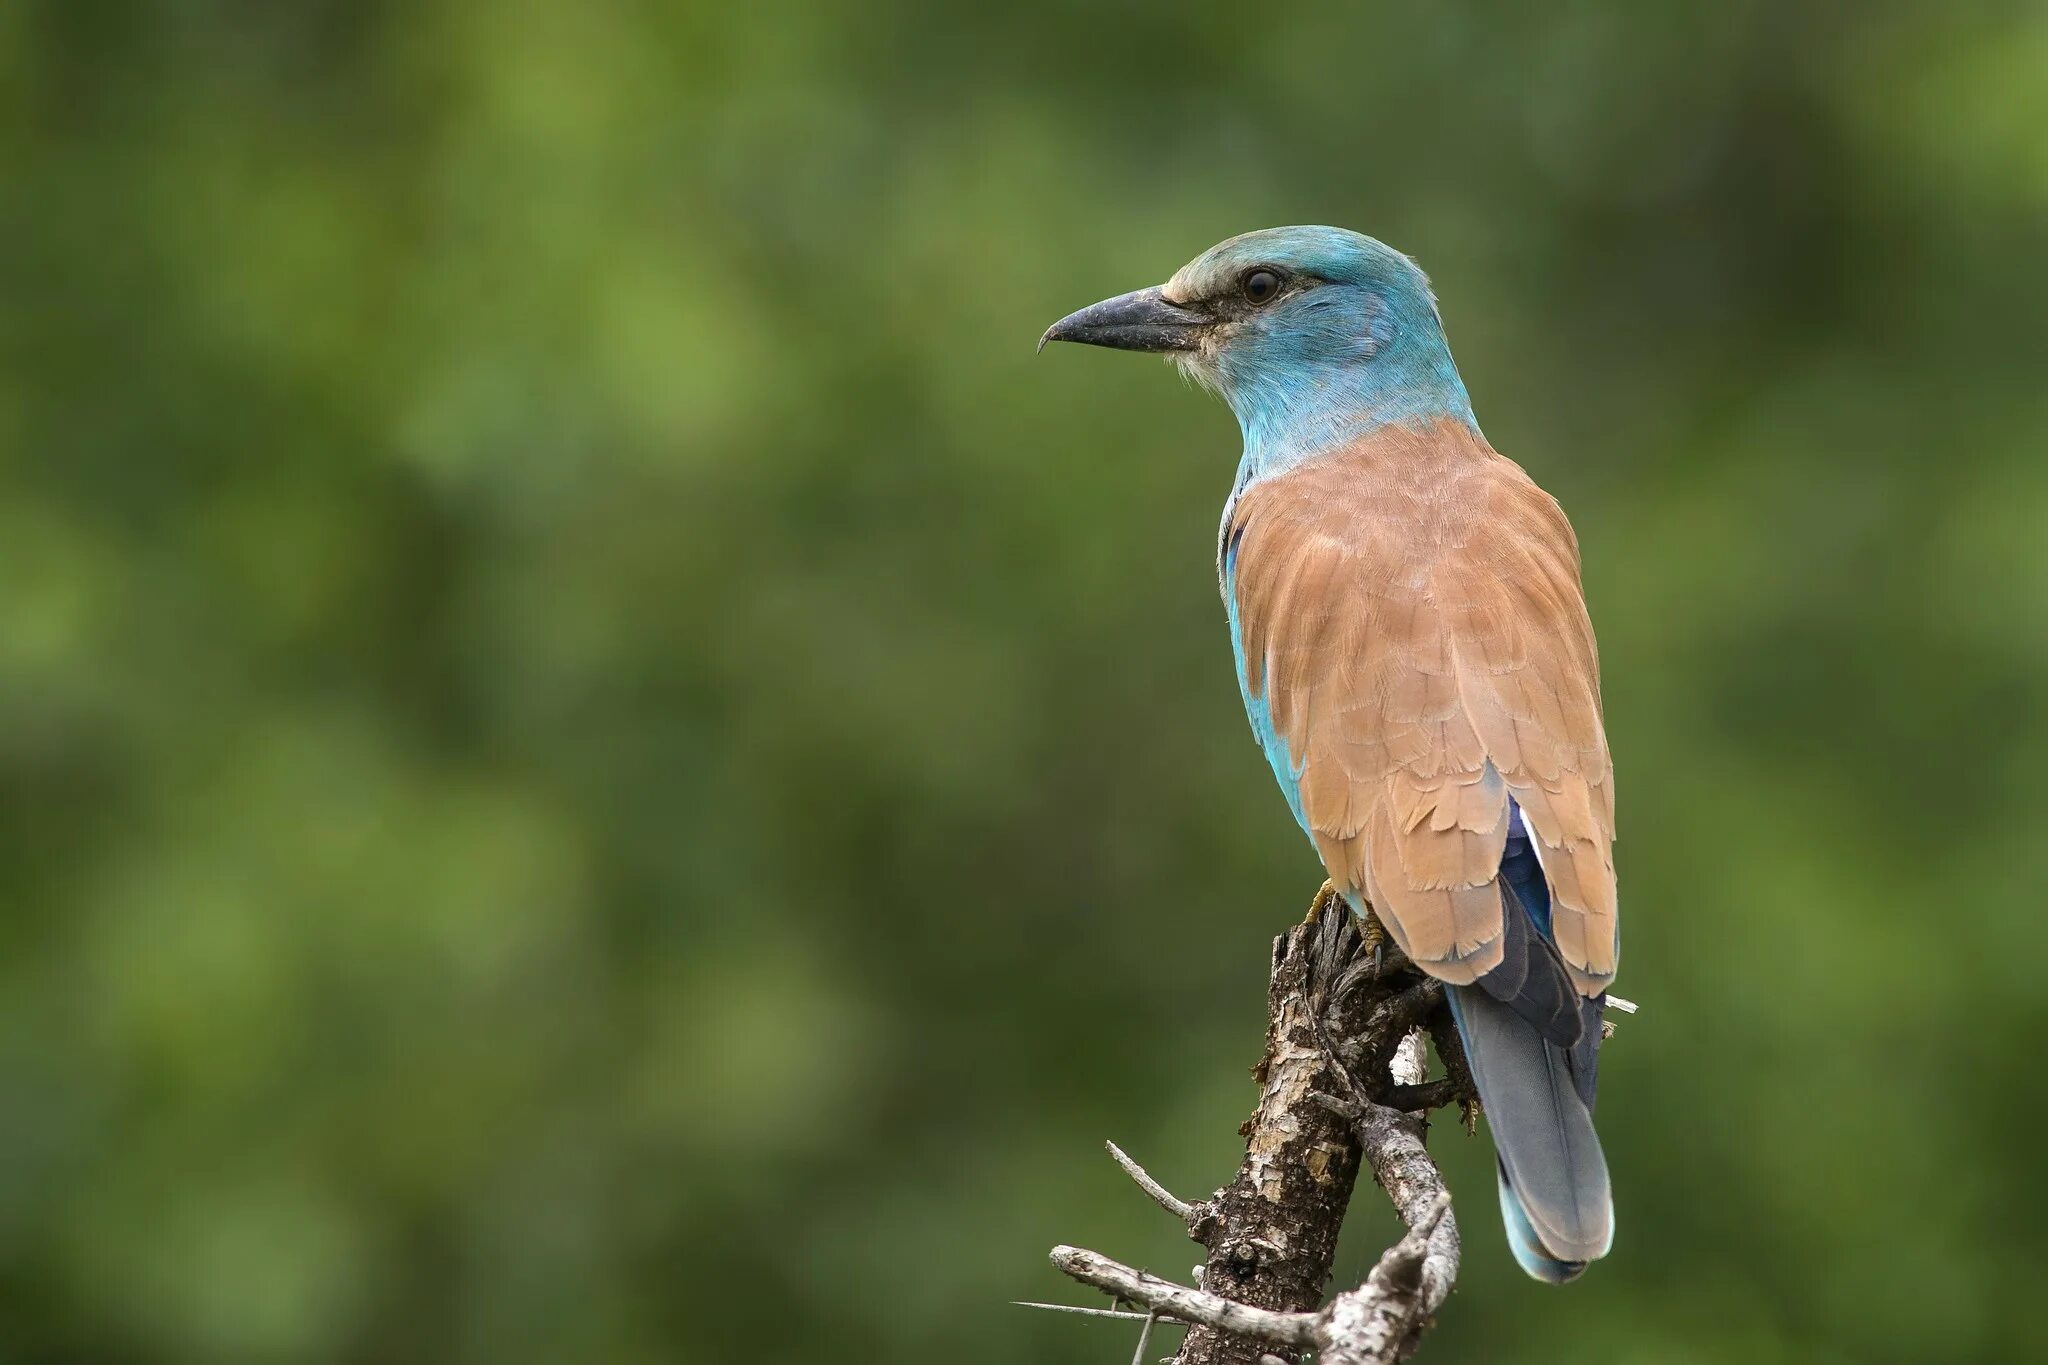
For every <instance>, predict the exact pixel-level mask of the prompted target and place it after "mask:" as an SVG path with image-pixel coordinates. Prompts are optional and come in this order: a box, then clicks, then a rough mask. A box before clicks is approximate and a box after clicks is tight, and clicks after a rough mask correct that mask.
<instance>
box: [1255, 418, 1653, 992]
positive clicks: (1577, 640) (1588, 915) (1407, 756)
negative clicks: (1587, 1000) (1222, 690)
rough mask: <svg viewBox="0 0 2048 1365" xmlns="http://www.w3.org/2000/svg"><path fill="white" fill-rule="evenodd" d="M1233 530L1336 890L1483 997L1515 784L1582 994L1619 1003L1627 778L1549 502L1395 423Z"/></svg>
mask: <svg viewBox="0 0 2048 1365" xmlns="http://www.w3.org/2000/svg"><path fill="white" fill-rule="evenodd" d="M1226 537H1227V540H1228V541H1230V542H1233V543H1235V545H1236V547H1237V548H1236V552H1235V559H1234V566H1235V567H1234V577H1233V588H1234V591H1235V593H1236V595H1237V604H1236V605H1237V609H1238V619H1239V627H1240V631H1241V638H1242V641H1243V645H1244V656H1245V678H1244V685H1245V690H1246V692H1247V694H1248V695H1251V696H1255V697H1262V698H1264V699H1265V701H1266V703H1267V705H1268V707H1269V708H1270V712H1271V715H1272V718H1273V726H1274V730H1275V731H1276V733H1277V734H1278V735H1279V736H1280V738H1281V739H1282V741H1283V742H1284V743H1285V744H1286V745H1287V749H1288V753H1289V756H1290V757H1291V758H1292V760H1293V761H1294V763H1295V764H1296V765H1297V766H1298V767H1299V768H1300V771H1301V803H1302V814H1303V817H1304V819H1305V820H1306V822H1307V825H1308V829H1309V834H1310V836H1311V837H1312V838H1313V839H1314V840H1315V844H1316V848H1317V850H1318V851H1319V852H1320V853H1321V854H1322V858H1323V862H1324V865H1325V866H1326V867H1327V868H1328V869H1329V873H1330V877H1331V879H1332V880H1333V881H1335V882H1336V883H1337V884H1338V885H1339V886H1341V887H1344V888H1347V889H1350V890H1354V891H1357V892H1360V893H1362V894H1363V895H1365V896H1367V897H1368V898H1369V899H1370V900H1371V901H1372V903H1373V904H1374V906H1375V907H1377V908H1378V909H1379V910H1380V911H1381V912H1382V917H1383V918H1384V919H1385V920H1386V921H1387V923H1388V927H1389V928H1390V929H1392V931H1393V933H1394V936H1395V938H1396V939H1397V940H1398V941H1399V942H1400V944H1401V947H1402V949H1403V950H1404V951H1405V952H1407V953H1408V954H1409V955H1410V956H1411V957H1412V958H1414V959H1415V960H1416V961H1417V962H1419V963H1421V964H1422V965H1423V966H1424V967H1426V968H1427V969H1428V970H1429V971H1430V972H1431V973H1432V974H1434V975H1436V976H1439V977H1441V978H1443V979H1444V980H1446V981H1451V982H1455V983H1459V984H1465V983H1469V982H1471V981H1473V980H1474V979H1475V978H1477V977H1478V976H1480V975H1483V974H1484V973H1485V972H1487V971H1489V970H1491V969H1492V968H1493V967H1494V966H1496V965H1497V964H1498V963H1499V962H1500V960H1501V955H1502V923H1501V900H1500V893H1499V891H1498V889H1497V888H1496V886H1495V885H1494V878H1495V876H1496V875H1497V873H1498V870H1499V867H1500V859H1501V854H1502V852H1503V850H1504V847H1505V845H1506V841H1507V836H1508V824H1507V821H1508V814H1507V812H1508V796H1509V794H1510V793H1512V794H1513V795H1514V796H1515V798H1516V800H1517V801H1518V802H1519V803H1520V804H1521V807H1522V809H1523V811H1524V812H1525V814H1526V817H1527V820H1528V824H1529V827H1530V830H1531V832H1532V833H1533V835H1534V837H1535V841H1536V845H1537V853H1538V856H1539V858H1540V859H1541V860H1542V863H1543V867H1544V872H1545V874H1546V877H1547V879H1548V880H1549V882H1550V885H1551V900H1552V924H1553V931H1554V935H1555V938H1556V941H1557V946H1558V950H1559V953H1560V954H1561V955H1562V957H1563V958H1564V962H1565V966H1566V969H1567V971H1568V972H1569V973H1570V975H1571V977H1572V981H1573V984H1574V985H1575V986H1576V987H1577V988H1578V989H1579V990H1580V991H1581V992H1583V993H1584V994H1587V995H1596V994H1598V993H1599V992H1600V991H1601V990H1603V989H1605V987H1606V985H1607V982H1608V981H1609V980H1611V979H1612V977H1613V975H1614V970H1615V959H1616V941H1615V924H1616V911H1615V894H1614V858H1613V844H1614V796H1613V770H1612V766H1611V764H1610V763H1609V761H1608V755H1607V739H1606V734H1605V731H1604V729H1603V727H1602V725H1601V719H1600V675H1599V659H1598V656H1597V653H1596V650H1595V647H1594V642H1593V628H1592V623H1591V622H1590V620H1589V619H1588V618H1587V615H1586V607H1585V601H1584V597H1583V595H1582V593H1581V590H1580V586H1579V553H1578V542H1577V540H1576V539H1575V538H1574V537H1573V535H1572V530H1571V526H1570V524H1569V523H1568V522H1567V521H1566V520H1565V517H1564V513H1563V512H1562V511H1561V510H1559V508H1558V506H1557V503H1556V502H1555V501H1553V500H1552V499H1551V497H1550V496H1549V495H1548V494H1546V493H1545V492H1543V490H1542V489H1540V488H1538V487H1537V486H1536V485H1535V484H1534V483H1533V482H1531V481H1530V479H1529V477H1528V475H1526V474H1525V473H1523V472H1522V470H1521V468H1520V467H1519V466H1517V465H1515V464H1514V463H1512V462H1511V461H1509V460H1507V459H1504V458H1503V457H1501V456H1500V455H1498V454H1496V453H1494V451H1493V450H1492V449H1491V448H1490V447H1489V446H1487V445H1486V443H1485V441H1484V440H1483V439H1482V438H1480V437H1479V436H1478V434H1477V433H1475V432H1473V431H1471V430H1470V429H1469V428H1467V427H1464V426H1462V425H1460V424H1455V423H1447V424H1443V425H1440V426H1435V427H1432V428H1429V429H1427V430H1416V429H1411V428H1388V429H1385V430H1383V431H1380V432H1377V433H1374V434H1373V435H1372V436H1370V437H1367V438H1364V439H1362V440H1360V441H1359V442H1357V443H1355V444H1353V445H1351V446H1348V447H1345V448H1343V449H1341V450H1339V451H1336V452H1334V453H1332V454H1330V455H1326V456H1320V457H1318V458H1316V459H1314V460H1311V461H1309V462H1307V463H1305V464H1303V465H1301V466H1299V467H1297V468H1296V469H1294V470H1291V471H1289V472H1288V473H1286V474H1282V475H1278V476H1276V477H1273V478H1270V479H1266V480H1264V481H1261V482H1258V483H1254V484H1253V485H1251V486H1250V487H1249V488H1247V489H1246V490H1245V491H1244V493H1243V494H1242V495H1241V496H1240V497H1239V498H1238V500H1237V502H1236V504H1235V505H1234V506H1233V508H1232V509H1231V513H1230V518H1229V523H1228V525H1227V527H1226Z"/></svg>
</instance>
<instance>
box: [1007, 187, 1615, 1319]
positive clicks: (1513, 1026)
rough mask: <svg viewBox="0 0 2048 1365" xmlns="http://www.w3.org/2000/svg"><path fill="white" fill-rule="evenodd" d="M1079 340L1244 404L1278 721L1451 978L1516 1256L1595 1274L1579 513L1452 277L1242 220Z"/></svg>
mask: <svg viewBox="0 0 2048 1365" xmlns="http://www.w3.org/2000/svg"><path fill="white" fill-rule="evenodd" d="M1053 341H1063V342H1076V343H1081V344H1086V345H1091V346H1106V347H1111V348H1114V349H1118V350H1128V351H1146V352H1155V353H1160V354H1164V355H1166V356H1168V357H1170V358H1171V359H1172V360H1173V361H1174V362H1175V363H1176V364H1178V366H1179V367H1180V368H1181V370H1182V371H1183V372H1184V373H1186V374H1187V375H1188V376H1190V377H1191V378H1192V379H1194V380H1195V381H1197V382H1198V383H1200V384H1201V385H1203V386H1205V387H1207V388H1210V389H1213V390H1215V391H1216V392H1217V393H1219V394H1220V395H1221V396H1222V398H1223V399H1224V401H1225V402H1226V403H1227V404H1228V405H1229V406H1230V408H1231V410H1232V412H1233V413H1235V414H1236V417H1237V420H1238V424H1239V426H1240V427H1241V428H1242V431H1243V437H1244V448H1243V454H1242V457H1241V458H1240V460H1239V463H1238V467H1237V476H1236V480H1235V482H1234V484H1233V485H1232V488H1231V491H1230V496H1229V499H1228V501H1227V502H1226V503H1225V505H1224V509H1223V517H1222V524H1221V526H1220V528H1219V531H1218V537H1217V555H1216V566H1217V578H1218V583H1219V586H1220V588H1221V590H1222V594H1223V602H1224V607H1225V611H1226V614H1227V617H1228V620H1229V626H1230V643H1231V649H1232V651H1233V654H1234V657H1235V663H1236V670H1237V680H1238V685H1239V688H1240V690H1241V692H1242V694H1243V698H1244V705H1245V710H1246V712H1247V714H1248V716H1249V718H1250V721H1251V728H1252V732H1253V734H1254V735H1255V736H1256V738H1257V740H1258V743H1259V745H1260V747H1261V748H1262V749H1263V750H1264V753H1265V757H1266V759H1267V761H1268V762H1269V763H1270V764H1271V766H1272V769H1273V775H1274V777H1275V778H1277V779H1278V781H1279V785H1280V789H1281V792H1282V794H1283V795H1285V797H1286V799H1287V803H1288V806H1289V808H1290V809H1291V810H1292V812H1293V815H1294V819H1295V821H1296V823H1297V824H1299V825H1300V827H1301V829H1302V831H1303V832H1304V833H1305V834H1306V835H1307V836H1308V838H1309V840H1310V842H1311V843H1312V844H1313V845H1314V848H1315V851H1316V853H1317V854H1318V855H1319V857H1320V858H1321V860H1322V864H1323V867H1324V869H1325V871H1326V872H1327V873H1328V876H1329V881H1330V884H1331V886H1332V887H1333V888H1334V889H1335V890H1336V891H1337V892H1338V893H1340V894H1341V895H1342V896H1343V897H1344V899H1345V901H1346V902H1347V903H1348V904H1349V906H1350V907H1351V909H1352V911H1353V912H1354V913H1355V914H1357V915H1359V916H1361V917H1362V918H1363V917H1365V916H1367V914H1368V907H1370V909H1371V911H1372V912H1375V914H1374V917H1375V918H1377V919H1378V921H1379V922H1380V923H1382V924H1384V926H1385V929H1386V931H1387V932H1388V933H1389V934H1390V935H1391V936H1392V938H1393V939H1394V941H1395V943H1396V944H1397V945H1398V946H1399V947H1400V949H1401V950H1402V952H1404V953H1405V954H1406V955H1407V956H1408V958H1409V959H1410V960H1411V961H1412V962H1413V963H1414V964H1415V965H1416V966H1418V967H1419V968H1421V969H1422V970H1423V971H1424V972H1427V973H1428V974H1429V975H1431V976H1433V977H1435V978H1437V979H1438V980H1440V981H1442V982H1443V983H1444V987H1445V995H1446V997H1447V999H1448V1000H1449V1004H1450V1009H1451V1013H1452V1018H1453V1021H1454V1022H1455V1024H1456V1027H1457V1032H1458V1036H1459V1039H1460V1041H1461V1042H1462V1044H1463V1048H1464V1052H1465V1056H1466V1059H1467V1061H1468V1062H1469V1064H1470V1071H1471V1074H1472V1079H1473V1082H1474V1084H1475V1086H1476V1088H1477V1090H1478V1094H1479V1101H1480V1108H1481V1111H1482V1112H1483V1113H1484V1115H1485V1116H1486V1120H1487V1127H1488V1130H1489V1132H1490V1133H1491V1135H1492V1138H1493V1143H1494V1148H1495V1152H1496V1154H1497V1157H1498V1166H1497V1175H1498V1180H1497V1183H1498V1187H1499V1195H1500V1207H1501V1215H1502V1221H1503V1224H1504V1227H1505V1232H1506V1236H1507V1241H1508V1246H1509V1249H1510V1251H1511V1252H1512V1253H1513V1255H1514V1257H1515V1260H1516V1261H1517V1263H1518V1264H1520V1266H1521V1267H1522V1269H1523V1270H1525V1271H1526V1272H1528V1274H1530V1275H1531V1276H1533V1277H1535V1278H1536V1279H1539V1280H1543V1281H1546V1282H1549V1283H1554V1284H1562V1283H1565V1282H1567V1281H1569V1280H1573V1279H1576V1278H1577V1277H1578V1276H1579V1275H1581V1274H1583V1273H1584V1272H1585V1270H1586V1268H1587V1266H1588V1265H1589V1264H1590V1263H1591V1262H1592V1261H1594V1260H1597V1259H1599V1258H1600V1257H1602V1256H1604V1255H1606V1254H1607V1252H1608V1251H1609V1249H1610V1248H1611V1246H1612V1244H1613V1236H1614V1204H1613V1194H1612V1190H1611V1185H1610V1181H1609V1178H1608V1170H1607V1161H1606V1157H1605V1155H1604V1153H1603V1152H1602V1150H1601V1146H1600V1138H1599V1135H1598V1133H1597V1132H1596V1131H1595V1129H1594V1126H1593V1118H1592V1110H1593V1101H1594V1095H1595V1091H1596V1088H1597V1064H1598V1058H1599V1048H1600V1042H1601V1038H1602V1034H1603V1032H1604V1028H1603V1023H1602V1011H1603V1009H1604V1007H1605V1004H1606V1000H1607V990H1608V986H1609V984H1610V983H1611V982H1612V981H1613V979H1614V975H1615V970H1616V966H1617V963H1618V959H1619V954H1620V938H1619V933H1618V926H1619V919H1618V911H1617V905H1616V893H1615V873H1614V778H1613V764H1612V761H1611V759H1610V757H1609V753H1608V745H1607V735H1606V728H1605V723H1604V721H1603V719H1602V714H1601V706H1600V669H1599V658H1598V652H1597V647H1596V645H1595V642H1594V637H1593V627H1592V622H1591V618H1590V616H1589V614H1588V611H1587V607H1586V600H1585V594H1584V590H1583V587H1582V584H1581V581H1580V561H1579V547H1578V539H1577V536H1576V534H1575V533H1574V531H1573V530H1572V526H1571V523H1570V522H1569V521H1568V520H1566V518H1565V514H1564V512H1563V510H1562V508H1560V507H1559V505H1558V503H1557V501H1556V499H1554V498H1552V497H1551V496H1550V495H1549V494H1548V493H1546V492H1544V491H1543V490H1542V489H1541V488H1539V487H1538V486H1537V485H1536V483H1535V481H1534V480H1533V479H1531V478H1530V477H1529V475H1528V474H1527V473H1526V472H1525V471H1524V470H1523V469H1522V467H1521V466H1520V465H1518V464H1516V463H1514V462H1513V461H1512V460H1510V459H1508V458H1507V457H1506V456H1504V455H1501V454H1500V453H1498V452H1497V451H1495V450H1494V449H1493V447H1492V446H1491V445H1490V444H1489V443H1488V442H1487V440H1486V437H1485V436H1484V435H1482V434H1481V432H1480V429H1479V424H1478V421H1477V419H1476V418H1475V417H1474V415H1473V411H1472V404H1471V399H1470V397H1469V395H1468V394H1467V392H1466V389H1465V384H1464V381H1463V379H1462V378H1461V377H1460V375H1459V372H1458V367H1457V365H1456V364H1455V363H1454V362H1453V361H1452V358H1451V350H1450V345H1449V343H1448V341H1447V340H1446V339H1445V334H1444V327H1443V319H1442V315H1441V313H1440V311H1439V309H1438V307H1437V302H1436V296H1435V294H1434V293H1433V292H1432V290H1431V288H1430V283H1429V280H1428V278H1427V277H1426V276H1425V275H1424V274H1423V272H1422V270H1421V269H1420V268H1419V267H1418V266H1417V265H1416V264H1415V262H1414V261H1412V260H1411V259H1410V258H1409V257H1407V256H1406V255H1403V254H1402V253H1401V252H1399V251H1396V250H1394V249H1393V248H1391V247H1389V246H1387V245H1385V244H1384V243H1382V242H1380V241H1378V240H1376V239H1374V238H1372V237H1367V236H1365V235H1363V234H1361V233H1356V232H1351V231H1348V230H1346V229H1343V228H1335V227H1282V228H1268V229H1265V230H1262V231H1258V232H1250V233H1246V234H1244V235H1242V236H1238V237H1232V238H1230V239H1229V240H1227V241H1224V242H1221V243H1219V244H1217V245H1216V246H1213V247H1211V248H1210V249H1209V250H1207V251H1204V252H1203V253H1202V254H1201V255H1199V256H1197V257H1195V258H1194V260H1192V261H1190V262H1189V263H1188V264H1187V265H1185V266H1183V267H1182V268H1181V269H1180V270H1179V271H1177V272H1176V273H1175V274H1174V275H1173V277H1172V278H1171V279H1169V280H1168V281H1167V282H1166V283H1165V284H1163V285H1157V286H1153V287H1150V288H1145V289H1138V290H1134V291H1132V292H1130V293H1127V294H1121V295H1118V296H1117V297H1115V298H1111V299H1105V300H1103V301H1102V302H1100V303H1097V304H1094V305H1092V306H1090V307H1087V308H1083V309H1081V310H1080V311H1078V312H1075V313H1073V314H1070V315H1069V316H1067V317H1064V318H1062V319H1060V320H1059V321H1058V322H1056V323H1054V324H1053V325H1052V326H1051V327H1050V328H1048V329H1047V330H1046V332H1045V334H1044V336H1043V337H1041V338H1040V340H1039V343H1038V344H1039V349H1040V350H1041V351H1043V350H1044V348H1045V346H1046V344H1047V343H1048V342H1053Z"/></svg>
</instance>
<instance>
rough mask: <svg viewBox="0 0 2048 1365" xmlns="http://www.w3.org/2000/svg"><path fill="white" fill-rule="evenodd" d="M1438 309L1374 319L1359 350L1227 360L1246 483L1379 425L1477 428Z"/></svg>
mask: <svg viewBox="0 0 2048 1365" xmlns="http://www.w3.org/2000/svg"><path fill="white" fill-rule="evenodd" d="M1431 313H1432V316H1431V317H1429V318H1428V319H1426V320H1425V319H1420V318H1416V319H1400V318H1382V319H1378V320H1376V324H1377V325H1375V326H1374V327H1373V328H1372V330H1371V333H1370V334H1369V346H1368V348H1367V350H1366V352H1365V353H1364V354H1362V355H1357V356H1345V357H1343V358H1341V359H1339V360H1336V361H1304V360H1302V359H1300V358H1298V357H1290V356H1287V355H1285V354H1284V353H1282V354H1278V355H1266V356H1255V357H1251V358H1249V359H1247V360H1245V361H1242V362H1240V363H1239V364H1237V365H1234V366H1230V367H1228V368H1226V369H1225V370H1224V373H1223V376H1222V377H1223V381H1224V382H1223V385H1222V388H1223V393H1224V397H1225V398H1226V399H1228V400H1229V403H1230V407H1231V410H1232V411H1233V412H1235V413H1236V414H1237V421H1238V425H1239V426H1240V427H1241V428H1243V430H1244V465H1243V468H1242V469H1241V470H1240V472H1239V482H1240V483H1241V484H1242V483H1246V482H1251V481H1253V480H1257V479H1261V478H1265V477H1268V476H1270V475H1273V474H1279V473H1283V472H1285V471H1286V470H1288V469H1291V468H1293V467H1294V466H1295V465H1297V464H1299V463H1301V462H1302V461H1303V460H1306V459H1310V458H1312V457H1314V456H1316V455H1319V454H1321V453H1323V452H1325V451H1328V450H1331V449H1333V448H1335V447H1338V446H1343V445H1348V444H1350V443H1351V442H1353V441H1355V440H1357V439H1358V438H1360V437H1362V436H1367V435H1370V434H1371V433H1372V432H1374V431H1376V430H1378V429H1380V428H1381V427H1387V426H1425V425H1429V424H1432V423H1436V422H1440V421H1455V422H1461V423H1463V424H1464V425H1466V426H1469V427H1471V428H1472V429H1473V430H1474V431H1475V432H1476V431H1477V430H1478V428H1479V424H1478V422H1477V421H1476V420H1475V419H1474V417H1473V415H1472V401H1471V399H1470V398H1469V397H1468V396H1467V395H1466V393H1465V383H1464V381H1463V380H1462V379H1460V378H1459V377H1458V367H1457V365H1456V364H1454V363H1453V362H1452V360H1451V348H1450V346H1449V344H1448V343H1446V342H1445V340H1444V336H1443V331H1442V328H1441V326H1440V325H1439V324H1437V322H1436V319H1435V317H1434V310H1433V309H1432V310H1431ZM1389 324H1391V325H1389Z"/></svg>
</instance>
